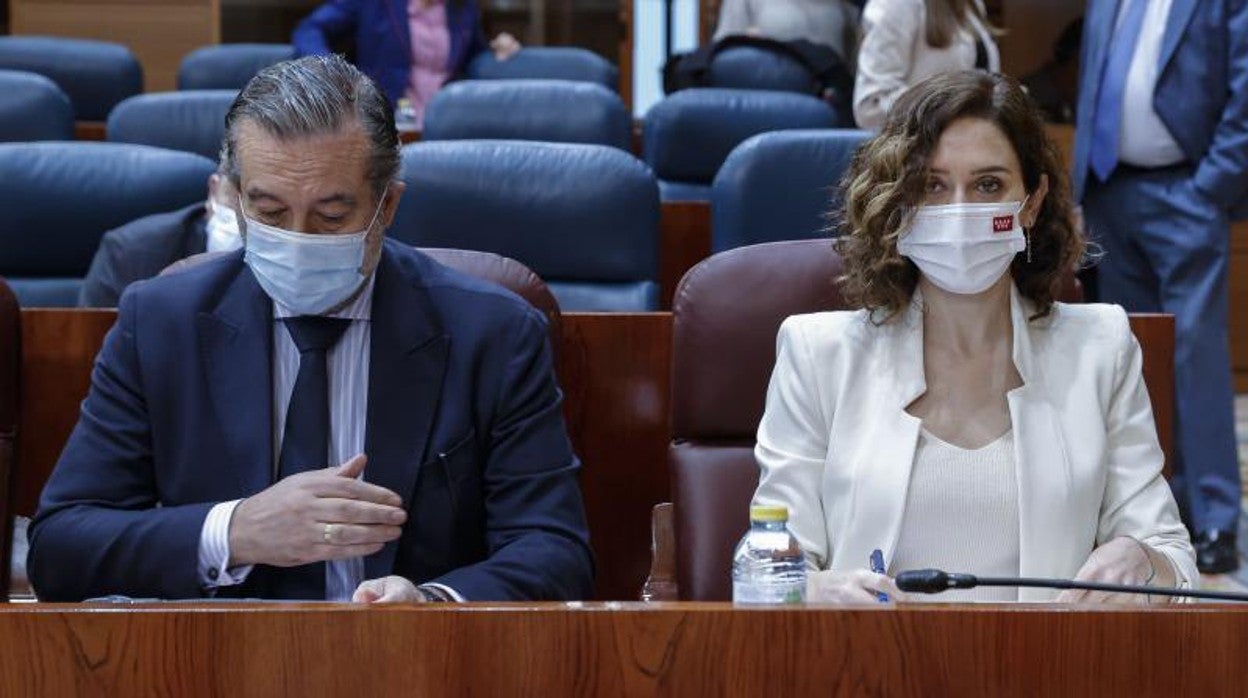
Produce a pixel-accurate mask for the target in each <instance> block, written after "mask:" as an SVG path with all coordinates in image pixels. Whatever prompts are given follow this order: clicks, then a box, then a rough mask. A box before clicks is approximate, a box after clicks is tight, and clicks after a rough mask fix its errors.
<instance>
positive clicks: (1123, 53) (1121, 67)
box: [1088, 0, 1148, 182]
mask: <svg viewBox="0 0 1248 698" xmlns="http://www.w3.org/2000/svg"><path fill="white" fill-rule="evenodd" d="M1125 2H1126V3H1127V9H1126V13H1125V15H1123V16H1122V17H1121V18H1119V21H1118V26H1117V27H1116V28H1115V29H1114V33H1113V38H1111V39H1110V42H1109V57H1108V58H1107V59H1106V60H1105V70H1104V72H1103V73H1101V84H1100V89H1099V90H1098V91H1097V95H1096V111H1095V112H1093V116H1092V142H1091V145H1090V147H1089V151H1088V163H1089V164H1090V165H1091V166H1092V173H1093V174H1095V175H1096V176H1097V178H1098V179H1100V180H1101V181H1102V182H1104V181H1105V180H1107V179H1109V176H1110V175H1111V174H1113V172H1114V168H1115V167H1117V166H1118V139H1119V135H1120V131H1121V127H1122V107H1123V104H1122V100H1123V97H1124V95H1125V94H1126V89H1127V74H1128V73H1129V72H1130V71H1131V58H1132V57H1133V56H1134V55H1135V45H1136V40H1137V39H1139V37H1140V29H1141V28H1143V26H1144V11H1145V10H1147V9H1148V0H1125Z"/></svg>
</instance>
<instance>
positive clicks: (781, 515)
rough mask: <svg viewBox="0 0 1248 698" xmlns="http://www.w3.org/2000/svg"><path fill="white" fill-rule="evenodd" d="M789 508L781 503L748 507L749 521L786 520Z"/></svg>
mask: <svg viewBox="0 0 1248 698" xmlns="http://www.w3.org/2000/svg"><path fill="white" fill-rule="evenodd" d="M788 520H789V508H788V507H786V506H784V505H782V504H775V505H759V506H752V507H750V521H788Z"/></svg>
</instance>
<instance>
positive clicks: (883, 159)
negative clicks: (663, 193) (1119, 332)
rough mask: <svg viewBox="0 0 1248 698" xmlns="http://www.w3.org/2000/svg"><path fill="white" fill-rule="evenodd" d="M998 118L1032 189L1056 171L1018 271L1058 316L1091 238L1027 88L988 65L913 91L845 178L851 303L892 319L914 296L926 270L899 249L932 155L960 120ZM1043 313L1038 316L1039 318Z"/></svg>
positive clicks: (1019, 281) (844, 243)
mask: <svg viewBox="0 0 1248 698" xmlns="http://www.w3.org/2000/svg"><path fill="white" fill-rule="evenodd" d="M966 117H972V118H980V119H986V120H988V121H991V122H993V123H994V124H996V125H997V126H998V127H999V128H1000V129H1001V131H1002V132H1003V133H1004V134H1005V136H1006V138H1008V139H1009V141H1010V143H1011V144H1012V145H1013V146H1014V152H1015V153H1016V154H1017V155H1018V161H1019V164H1020V165H1021V166H1022V174H1023V185H1024V187H1025V188H1026V189H1027V191H1028V192H1034V191H1035V190H1036V187H1038V186H1039V185H1040V177H1041V175H1048V181H1049V192H1048V195H1047V196H1045V198H1044V204H1043V205H1042V206H1041V207H1040V211H1039V214H1038V215H1037V216H1036V221H1035V225H1033V226H1032V227H1031V230H1030V231H1029V235H1030V237H1029V242H1028V244H1029V246H1030V256H1028V254H1027V253H1019V254H1018V255H1017V256H1016V257H1015V258H1014V261H1013V263H1012V264H1011V265H1010V273H1011V275H1012V276H1013V277H1014V283H1015V284H1016V285H1017V286H1018V290H1019V292H1020V293H1021V294H1022V295H1023V296H1025V297H1026V298H1028V299H1030V300H1031V301H1032V302H1033V303H1035V305H1036V310H1037V312H1036V315H1035V318H1039V317H1044V316H1046V315H1048V314H1049V312H1050V311H1051V310H1052V307H1053V301H1054V299H1055V298H1056V297H1057V294H1058V292H1059V291H1060V289H1061V286H1062V284H1063V282H1064V281H1065V279H1066V277H1067V276H1068V275H1070V274H1071V273H1072V272H1073V271H1074V270H1075V269H1076V268H1077V266H1078V265H1079V264H1080V262H1081V261H1082V259H1083V255H1084V251H1085V247H1086V243H1085V241H1084V239H1083V236H1082V235H1081V234H1080V232H1079V231H1078V229H1077V228H1076V227H1075V224H1074V205H1073V203H1072V201H1071V197H1070V184H1069V182H1068V180H1067V177H1066V173H1065V170H1064V169H1063V167H1062V165H1061V159H1060V158H1059V156H1058V152H1057V149H1056V148H1055V147H1054V145H1053V143H1052V142H1051V141H1050V140H1049V138H1048V136H1047V135H1046V134H1045V131H1044V124H1043V122H1042V121H1041V117H1040V112H1039V111H1038V110H1037V109H1036V107H1035V105H1034V104H1033V103H1032V101H1031V98H1030V97H1028V96H1027V94H1026V93H1025V92H1024V91H1023V89H1022V88H1021V87H1019V84H1018V83H1017V82H1016V81H1015V80H1014V79H1013V78H1009V77H1006V76H1004V75H996V74H991V73H986V72H983V71H974V70H971V71H964V72H956V73H945V74H941V75H937V76H935V77H932V78H929V79H927V80H924V81H923V82H921V83H919V84H918V85H915V86H914V87H913V88H911V89H910V90H908V91H907V92H906V93H905V94H904V95H902V97H901V98H900V99H899V100H898V101H897V103H896V104H895V105H894V106H893V109H892V111H891V112H890V113H889V116H888V119H887V121H886V122H885V123H884V128H883V130H882V131H880V133H879V135H877V136H875V137H874V138H872V139H871V140H869V141H867V142H866V143H864V144H863V145H862V147H861V148H859V149H858V152H857V153H855V155H854V158H853V161H852V162H851V164H850V167H849V171H848V172H847V173H846V174H845V177H844V179H842V180H841V188H842V189H843V191H844V201H845V204H844V209H843V210H842V211H840V212H839V213H840V215H839V216H837V218H838V219H839V223H840V225H841V229H842V230H843V231H844V234H843V235H842V236H841V237H839V238H837V240H836V242H835V243H834V246H835V248H836V251H837V252H838V253H839V254H840V255H841V258H842V260H843V262H844V268H845V273H844V275H843V276H842V277H841V278H840V279H838V280H837V281H838V283H840V285H841V292H842V294H843V295H844V296H845V299H846V300H847V301H849V302H851V303H853V304H855V305H857V306H858V307H862V308H866V309H867V310H869V311H871V316H872V318H873V319H876V320H877V321H878V322H881V323H882V322H887V321H888V320H889V319H891V318H893V317H894V316H896V315H897V314H898V313H899V312H900V311H901V310H902V309H903V308H905V307H906V305H907V304H908V303H909V302H910V298H911V296H912V295H913V294H914V289H915V286H916V285H917V284H918V281H919V270H918V268H917V267H916V266H915V265H914V262H911V261H910V260H909V259H906V258H905V257H902V256H901V255H899V254H898V253H897V239H898V237H899V236H900V235H901V233H902V232H903V231H904V230H905V229H906V228H907V227H908V226H909V223H910V217H911V216H912V215H913V211H914V209H915V208H916V207H917V206H919V205H920V204H921V203H922V202H923V198H924V192H925V185H926V182H927V161H928V158H929V157H930V156H931V153H932V151H933V150H935V148H936V143H937V141H938V140H939V139H940V136H941V134H942V133H944V131H945V129H946V128H947V127H948V126H949V124H951V123H953V122H954V121H956V120H957V119H961V118H966ZM1033 319H1034V318H1033Z"/></svg>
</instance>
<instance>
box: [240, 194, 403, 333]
mask: <svg viewBox="0 0 1248 698" xmlns="http://www.w3.org/2000/svg"><path fill="white" fill-rule="evenodd" d="M383 201H384V199H383ZM238 207H239V209H240V210H243V211H244V213H243V221H244V222H245V223H246V228H244V238H243V244H244V247H245V248H246V253H245V254H244V256H243V259H244V260H245V261H246V262H247V265H248V266H249V267H251V272H252V273H253V274H255V276H256V281H258V282H260V287H261V288H263V289H264V292H265V293H267V294H268V295H269V298H272V299H273V300H274V301H275V302H277V303H279V304H281V305H283V306H285V307H286V308H288V309H290V311H291V312H293V313H295V314H297V315H320V314H321V313H324V312H326V311H328V310H330V309H331V308H333V307H334V306H337V305H339V304H341V303H342V302H343V301H345V300H347V299H348V298H350V297H351V294H353V293H355V292H356V291H357V290H359V288H360V286H362V285H363V284H364V281H365V280H366V276H365V274H364V253H365V249H366V246H367V244H366V238H367V237H368V233H369V231H370V230H372V228H373V224H374V223H376V222H377V216H378V215H380V214H381V202H378V204H377V210H376V211H375V212H374V213H373V218H372V220H371V221H369V223H368V226H367V227H366V228H364V230H361V231H360V232H358V233H349V234H341V235H339V234H334V235H328V234H323V235H309V234H307V233H297V232H294V231H292V230H283V229H281V228H276V227H274V226H271V225H265V224H264V223H261V222H260V221H257V220H255V219H254V218H252V217H250V216H248V215H247V214H246V209H244V208H243V203H242V199H241V197H240V199H239V203H238Z"/></svg>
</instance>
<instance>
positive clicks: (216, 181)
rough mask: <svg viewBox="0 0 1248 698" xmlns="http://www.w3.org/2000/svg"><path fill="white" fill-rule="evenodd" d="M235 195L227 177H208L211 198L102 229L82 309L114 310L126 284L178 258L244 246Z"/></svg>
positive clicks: (82, 295)
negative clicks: (109, 228)
mask: <svg viewBox="0 0 1248 698" xmlns="http://www.w3.org/2000/svg"><path fill="white" fill-rule="evenodd" d="M237 198H238V195H237V194H236V193H234V190H233V188H231V187H230V184H229V182H228V181H226V178H225V175H224V174H222V173H221V172H219V171H218V172H215V173H213V174H212V176H210V177H209V178H208V199H207V200H206V201H202V202H200V203H197V204H192V205H191V206H187V207H186V208H183V209H179V210H177V211H169V212H166V213H155V214H152V215H150V216H144V217H142V218H140V219H138V220H134V221H130V222H129V223H126V224H125V225H123V226H121V227H120V228H114V229H113V230H110V231H108V232H107V233H104V237H103V238H101V239H100V247H99V249H97V250H96V251H95V257H93V258H92V259H91V268H90V269H89V270H88V271H87V277H86V278H85V279H83V281H82V289H81V290H79V292H78V305H79V307H83V308H116V307H117V301H119V300H121V294H122V292H123V291H125V290H126V287H127V286H129V285H130V284H132V283H134V282H135V281H141V280H143V279H149V278H151V277H153V276H156V275H157V274H159V273H160V272H161V270H162V269H164V268H165V267H167V266H169V265H170V264H173V263H174V262H176V261H178V260H179V259H185V258H187V257H190V256H191V255H196V254H199V253H201V252H223V251H229V250H236V249H238V248H239V247H242V244H243V243H242V240H241V239H239V237H238V221H237V220H236V219H235V216H234V201H235V200H236V199H237Z"/></svg>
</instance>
